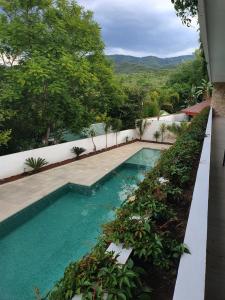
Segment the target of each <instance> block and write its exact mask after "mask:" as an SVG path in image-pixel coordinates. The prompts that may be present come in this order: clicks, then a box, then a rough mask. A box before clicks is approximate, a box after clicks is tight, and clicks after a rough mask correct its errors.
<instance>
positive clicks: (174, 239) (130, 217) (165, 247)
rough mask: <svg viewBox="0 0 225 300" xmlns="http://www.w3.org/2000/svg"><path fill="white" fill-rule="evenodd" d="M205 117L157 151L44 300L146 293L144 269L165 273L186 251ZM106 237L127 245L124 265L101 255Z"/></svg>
mask: <svg viewBox="0 0 225 300" xmlns="http://www.w3.org/2000/svg"><path fill="white" fill-rule="evenodd" d="M207 118H208V109H206V110H204V111H203V112H202V113H201V114H200V115H199V116H197V117H195V118H194V120H193V122H192V123H191V125H190V126H189V127H188V128H187V129H186V131H185V132H184V133H183V134H182V135H181V136H180V137H179V138H178V140H177V142H176V143H175V144H174V145H173V146H172V147H171V148H170V149H169V150H167V151H166V152H165V153H163V154H162V156H161V158H160V160H159V162H158V164H157V165H156V166H155V168H154V169H152V170H151V171H150V172H149V173H148V174H147V175H146V177H145V179H144V181H143V182H142V183H141V184H140V185H139V187H138V189H137V190H136V191H135V192H134V194H133V195H132V196H130V197H129V198H128V199H127V200H126V201H125V202H124V203H123V205H122V207H121V208H119V209H117V211H116V218H115V220H114V221H112V222H110V223H108V224H106V225H105V226H104V230H103V235H102V237H101V238H100V241H99V243H98V244H97V246H96V247H95V248H94V249H93V250H92V252H91V253H90V254H89V255H87V256H85V257H84V258H83V259H81V260H80V261H78V262H75V263H71V264H70V266H69V267H68V268H67V269H66V271H65V274H64V277H63V278H62V279H61V280H60V281H59V282H58V284H57V285H56V286H55V287H54V289H53V290H52V291H50V293H49V294H48V295H47V296H46V298H47V299H50V300H53V299H54V300H57V299H58V300H61V299H65V300H66V299H71V298H72V297H73V296H74V294H81V293H82V294H83V297H84V299H93V298H94V299H103V296H104V294H105V293H106V292H107V293H108V298H107V299H132V297H133V299H140V298H139V297H140V296H143V295H140V294H142V293H143V294H145V293H146V292H148V293H149V292H150V291H151V282H149V278H150V276H149V272H151V271H152V270H161V272H167V273H166V274H167V276H169V275H168V274H170V276H171V274H172V273H173V272H174V270H175V266H176V265H177V263H178V261H179V257H180V255H181V254H182V253H184V251H188V250H187V248H186V246H185V245H183V244H182V240H183V236H184V230H185V220H184V216H185V217H187V215H188V209H189V205H190V199H189V198H188V197H187V196H186V191H187V190H190V189H191V188H192V185H193V182H194V179H195V172H196V169H197V166H198V160H199V156H200V152H201V147H202V141H203V139H204V134H205V127H206V122H207ZM171 162H173V163H171ZM184 212H186V214H185V213H184ZM112 241H113V242H114V243H123V244H124V245H125V246H127V247H132V248H133V254H132V259H130V260H129V261H128V263H127V264H126V265H124V266H120V265H119V264H118V263H117V262H116V259H115V258H113V257H112V255H111V254H106V253H105V249H106V247H107V245H108V244H109V243H110V242H112ZM132 260H133V262H132ZM168 280H170V277H167V281H168ZM147 299H149V296H148V298H147Z"/></svg>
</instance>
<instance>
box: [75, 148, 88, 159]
mask: <svg viewBox="0 0 225 300" xmlns="http://www.w3.org/2000/svg"><path fill="white" fill-rule="evenodd" d="M85 151H86V149H84V148H82V147H73V148H72V152H73V153H74V154H75V155H76V158H79V156H80V155H81V154H82V153H84V152H85Z"/></svg>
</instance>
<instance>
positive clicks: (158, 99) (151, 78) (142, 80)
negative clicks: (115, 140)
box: [111, 50, 210, 128]
mask: <svg viewBox="0 0 225 300" xmlns="http://www.w3.org/2000/svg"><path fill="white" fill-rule="evenodd" d="M117 76H118V78H119V80H120V83H121V85H122V86H123V88H124V92H125V95H126V101H125V102H124V103H123V104H122V105H121V106H116V108H114V107H113V108H112V112H111V113H112V115H119V116H120V118H121V119H122V120H123V126H124V128H129V127H131V126H132V125H133V126H134V120H135V117H136V119H138V118H143V117H144V118H145V117H153V116H158V117H160V114H161V111H166V112H168V113H174V112H178V111H179V110H181V109H182V108H184V107H187V106H189V105H193V104H195V103H197V102H200V101H202V100H203V99H205V98H206V97H208V96H210V84H209V83H208V80H207V75H206V72H205V65H204V57H203V54H202V51H201V50H197V51H196V52H195V56H194V59H193V60H190V61H186V62H183V63H182V64H180V65H178V66H177V67H176V68H175V69H170V70H155V71H153V70H151V71H148V72H141V73H133V74H117Z"/></svg>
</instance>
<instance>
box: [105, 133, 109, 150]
mask: <svg viewBox="0 0 225 300" xmlns="http://www.w3.org/2000/svg"><path fill="white" fill-rule="evenodd" d="M105 148H106V149H107V148H108V136H107V132H106V133H105Z"/></svg>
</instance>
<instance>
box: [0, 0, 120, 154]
mask: <svg viewBox="0 0 225 300" xmlns="http://www.w3.org/2000/svg"><path fill="white" fill-rule="evenodd" d="M0 7H1V9H2V10H1V11H0V28H1V30H0V58H1V61H2V64H3V65H4V72H3V73H2V74H1V78H0V110H4V111H7V110H11V111H12V112H13V118H8V119H6V120H5V119H4V120H3V122H2V126H3V127H4V129H5V130H12V133H11V136H12V138H11V140H10V141H9V143H8V151H9V152H12V151H18V150H24V149H27V148H30V147H32V146H36V145H39V144H40V143H41V142H42V141H45V142H47V140H48V137H49V135H50V132H51V131H55V132H57V131H58V130H62V129H64V128H69V129H71V130H72V131H74V132H78V131H79V130H80V129H82V128H83V127H86V126H88V125H89V124H90V123H91V122H93V121H94V120H95V118H96V116H97V115H98V114H101V113H108V112H109V111H110V107H111V106H112V105H118V104H119V103H122V101H123V97H124V96H123V93H122V91H121V90H120V88H119V85H118V83H117V80H116V79H115V78H114V76H113V72H112V68H111V65H110V63H109V62H108V61H107V60H106V58H105V56H104V53H103V49H104V44H103V42H102V39H101V32H100V28H99V26H98V24H97V23H96V22H95V21H94V20H93V17H92V13H91V12H90V11H86V10H84V9H83V8H82V7H80V6H79V5H78V4H77V3H76V2H75V1H69V0H56V1H53V0H39V1H37V0H11V1H8V0H0ZM28 145H29V146H28Z"/></svg>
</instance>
